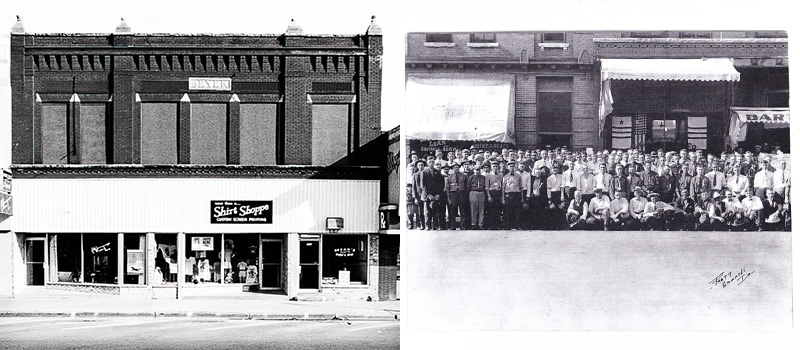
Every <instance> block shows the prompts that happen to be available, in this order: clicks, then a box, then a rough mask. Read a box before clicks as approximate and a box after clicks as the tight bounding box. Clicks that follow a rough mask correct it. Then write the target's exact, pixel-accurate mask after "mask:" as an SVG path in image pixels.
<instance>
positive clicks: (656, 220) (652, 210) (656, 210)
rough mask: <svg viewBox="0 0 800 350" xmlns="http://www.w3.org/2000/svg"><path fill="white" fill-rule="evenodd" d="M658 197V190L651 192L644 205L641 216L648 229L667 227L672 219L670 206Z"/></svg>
mask: <svg viewBox="0 0 800 350" xmlns="http://www.w3.org/2000/svg"><path fill="white" fill-rule="evenodd" d="M659 197H660V195H659V194H658V192H653V193H651V194H650V195H648V198H649V199H650V201H649V202H647V204H646V205H645V206H644V214H643V215H642V217H643V219H644V224H645V225H646V226H647V227H649V228H650V231H653V230H664V229H668V228H669V223H670V222H671V221H672V210H673V208H672V206H671V205H669V204H667V203H664V202H662V201H661V199H660V198H659Z"/></svg>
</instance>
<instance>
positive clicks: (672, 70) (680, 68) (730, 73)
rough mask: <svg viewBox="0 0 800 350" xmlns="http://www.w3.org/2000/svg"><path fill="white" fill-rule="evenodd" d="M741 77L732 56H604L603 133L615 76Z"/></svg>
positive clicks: (682, 78) (602, 62)
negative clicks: (638, 57)
mask: <svg viewBox="0 0 800 350" xmlns="http://www.w3.org/2000/svg"><path fill="white" fill-rule="evenodd" d="M739 76H740V74H739V72H738V71H736V68H734V67H733V61H732V60H731V59H729V58H695V59H677V58H675V59H671V58H664V59H611V58H604V59H601V60H600V78H601V85H600V108H599V111H598V114H599V117H600V118H599V123H600V124H599V128H598V129H599V130H600V135H601V136H602V134H603V126H604V125H605V121H606V116H608V115H609V114H611V111H613V110H614V107H613V105H612V104H613V103H614V98H613V97H612V94H611V85H610V84H609V81H610V80H612V79H617V80H699V81H739Z"/></svg>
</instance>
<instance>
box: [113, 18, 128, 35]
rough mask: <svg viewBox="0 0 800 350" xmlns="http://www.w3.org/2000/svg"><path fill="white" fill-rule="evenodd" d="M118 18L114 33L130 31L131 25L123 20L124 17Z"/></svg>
mask: <svg viewBox="0 0 800 350" xmlns="http://www.w3.org/2000/svg"><path fill="white" fill-rule="evenodd" d="M119 20H120V22H119V25H117V29H116V30H114V33H130V32H131V26H129V25H128V22H125V18H120V19H119Z"/></svg>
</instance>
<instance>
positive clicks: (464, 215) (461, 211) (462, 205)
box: [444, 164, 469, 230]
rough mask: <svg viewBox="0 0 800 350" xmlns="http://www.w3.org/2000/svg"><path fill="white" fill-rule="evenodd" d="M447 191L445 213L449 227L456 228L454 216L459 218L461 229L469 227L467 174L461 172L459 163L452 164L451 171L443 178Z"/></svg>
mask: <svg viewBox="0 0 800 350" xmlns="http://www.w3.org/2000/svg"><path fill="white" fill-rule="evenodd" d="M444 187H445V191H446V192H447V214H448V219H449V221H450V229H451V230H455V229H456V226H457V225H456V216H457V215H458V216H460V218H461V229H462V230H466V229H467V228H468V227H469V199H468V198H467V175H465V174H464V173H462V172H461V165H460V164H453V173H452V174H450V175H449V176H447V178H445V180H444Z"/></svg>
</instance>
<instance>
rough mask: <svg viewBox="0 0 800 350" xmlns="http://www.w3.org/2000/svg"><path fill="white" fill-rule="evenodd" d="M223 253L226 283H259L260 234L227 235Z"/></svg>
mask: <svg viewBox="0 0 800 350" xmlns="http://www.w3.org/2000/svg"><path fill="white" fill-rule="evenodd" d="M223 255H224V258H225V262H224V272H223V274H224V278H225V283H258V268H257V267H258V234H235V235H233V234H230V235H225V246H224V251H223ZM251 266H252V268H251ZM248 269H250V270H252V271H251V272H252V273H251V275H252V276H249V277H250V278H249V279H250V281H249V282H248Z"/></svg>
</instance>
